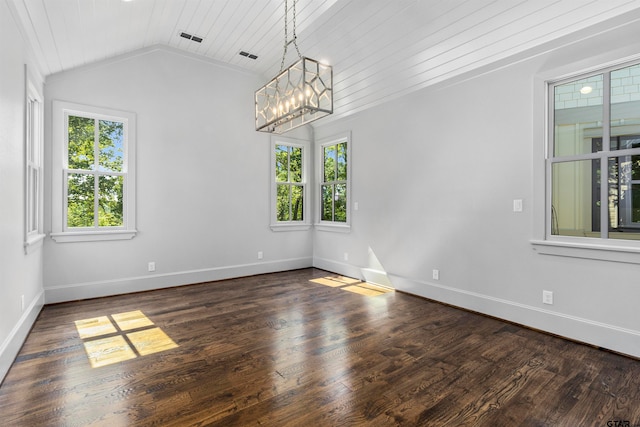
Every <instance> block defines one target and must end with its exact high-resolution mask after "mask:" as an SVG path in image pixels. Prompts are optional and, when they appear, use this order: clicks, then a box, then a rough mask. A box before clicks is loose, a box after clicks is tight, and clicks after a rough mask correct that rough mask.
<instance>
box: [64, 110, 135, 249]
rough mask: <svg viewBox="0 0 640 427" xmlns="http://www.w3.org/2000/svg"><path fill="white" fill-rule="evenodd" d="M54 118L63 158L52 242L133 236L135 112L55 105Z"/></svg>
mask: <svg viewBox="0 0 640 427" xmlns="http://www.w3.org/2000/svg"><path fill="white" fill-rule="evenodd" d="M54 115H55V117H54V126H55V125H58V126H61V128H60V129H59V132H56V133H59V134H58V135H54V136H58V137H59V138H60V140H59V141H57V143H56V142H54V146H55V147H54V148H55V149H57V151H59V154H60V157H58V158H59V159H60V160H62V162H61V163H60V164H59V167H60V170H61V172H62V182H61V183H60V184H61V185H59V186H56V187H57V188H59V190H60V191H59V197H60V199H61V200H60V204H59V205H60V211H61V212H59V213H60V214H61V215H60V217H59V221H60V223H61V224H59V225H60V227H59V230H58V233H54V236H53V237H54V239H55V238H56V237H58V238H60V239H61V240H62V241H68V237H67V238H66V239H65V238H64V237H63V236H64V233H69V234H67V236H85V237H84V238H81V239H78V240H95V239H97V238H100V239H101V238H104V237H105V236H109V237H107V238H131V237H133V234H134V233H135V224H134V221H135V216H134V215H133V210H134V209H135V203H134V200H135V199H134V193H135V185H134V182H133V181H134V179H135V175H133V174H132V169H133V166H134V165H135V163H134V162H133V161H132V157H133V153H134V150H133V141H134V138H133V136H134V135H135V134H134V133H133V132H132V128H133V127H134V126H135V123H134V116H133V114H131V113H124V112H117V111H112V110H104V109H98V108H93V107H86V106H79V105H73V104H68V103H56V105H55V106H54ZM54 158H55V157H54ZM54 224H55V223H54ZM108 232H113V233H111V234H109V233H108ZM71 233H72V234H71ZM89 236H93V237H89ZM98 236H100V237H98Z"/></svg>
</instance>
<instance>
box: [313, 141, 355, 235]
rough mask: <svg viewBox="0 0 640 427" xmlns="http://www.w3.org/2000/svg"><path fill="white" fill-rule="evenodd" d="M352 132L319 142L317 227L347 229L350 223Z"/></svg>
mask: <svg viewBox="0 0 640 427" xmlns="http://www.w3.org/2000/svg"><path fill="white" fill-rule="evenodd" d="M350 149H351V137H350V134H348V133H347V134H343V135H338V136H335V137H331V138H326V139H323V140H321V141H318V150H317V158H318V160H319V165H318V172H319V173H318V174H317V177H318V182H319V186H318V187H319V198H318V199H319V213H318V216H319V221H318V228H320V229H334V230H348V228H349V224H350V209H349V204H350V197H351V194H350V192H351V189H350V176H351V172H350V168H349V159H350Z"/></svg>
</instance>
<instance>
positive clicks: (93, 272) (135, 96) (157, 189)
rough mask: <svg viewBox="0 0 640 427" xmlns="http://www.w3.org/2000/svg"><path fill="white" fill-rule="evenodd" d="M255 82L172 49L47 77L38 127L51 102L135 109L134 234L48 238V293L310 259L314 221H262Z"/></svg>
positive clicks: (218, 274) (133, 286)
mask: <svg viewBox="0 0 640 427" xmlns="http://www.w3.org/2000/svg"><path fill="white" fill-rule="evenodd" d="M262 83H263V82H262V81H260V79H258V78H257V77H256V76H255V75H252V74H247V73H244V72H242V71H239V70H236V69H233V68H227V67H224V66H221V65H219V64H216V63H213V62H209V61H204V60H201V59H198V58H195V57H192V56H189V55H187V54H183V53H179V52H177V51H174V50H172V49H168V48H154V49H149V50H145V51H142V52H137V53H134V54H131V55H128V56H125V57H122V58H118V59H116V60H111V61H107V62H104V63H101V64H97V65H92V66H89V67H85V68H81V69H76V70H73V71H70V72H66V73H62V74H58V75H53V76H50V77H49V78H47V81H46V89H45V98H46V102H47V104H46V107H48V108H47V111H48V113H47V115H46V118H47V122H46V129H51V122H50V120H51V114H50V108H49V107H50V106H51V102H52V101H53V100H64V101H70V102H76V103H80V104H89V105H95V106H99V107H105V108H111V109H116V110H124V111H132V112H135V113H136V114H137V128H138V133H137V143H138V149H137V168H138V169H137V194H138V203H137V229H138V235H137V236H136V237H135V238H133V239H132V240H127V241H110V242H89V243H56V242H54V241H52V240H51V239H47V241H46V242H45V248H44V249H45V264H44V265H45V290H46V301H47V302H48V303H49V302H56V301H64V300H72V299H77V298H86V297H93V296H99V295H110V294H116V293H123V292H131V291H137V290H145V289H155V288H159V287H163V286H175V285H181V284H188V283H195V282H202V281H209V280H215V279H221V278H227V277H236V276H243V275H249V274H257V273H263V272H269V271H275V270H286V269H290V268H298V267H305V266H310V265H311V263H312V260H311V257H312V244H311V238H312V233H311V231H306V232H285V233H273V232H272V231H271V230H270V228H269V188H270V187H269V162H270V144H269V137H268V135H266V134H262V133H258V132H255V130H254V116H253V111H254V106H253V92H254V90H255V89H257V88H258V87H259V86H260V85H261V84H262ZM47 138H49V139H47V140H46V141H47V145H49V144H48V143H49V142H50V135H49V136H48V137H47ZM45 156H46V157H47V158H49V159H50V156H51V153H50V152H47V153H45ZM49 172H51V171H49ZM47 178H48V179H57V176H56V175H53V176H52V175H47ZM46 205H47V206H50V203H47V204H46ZM45 218H50V213H49V212H46V213H45ZM48 227H49V229H48V230H47V231H50V224H49V225H48ZM258 251H262V252H263V253H264V259H262V260H258V258H257V253H258ZM149 261H155V263H156V271H155V272H154V273H149V272H148V271H147V263H148V262H149Z"/></svg>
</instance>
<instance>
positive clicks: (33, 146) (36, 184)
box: [24, 73, 44, 252]
mask: <svg viewBox="0 0 640 427" xmlns="http://www.w3.org/2000/svg"><path fill="white" fill-rule="evenodd" d="M25 74H26V73H25ZM25 81H26V83H27V85H26V100H25V123H26V126H25V150H24V154H25V199H24V200H25V209H24V211H25V236H24V247H25V250H26V251H27V252H29V251H30V250H31V249H32V248H35V247H37V246H38V245H40V244H41V242H42V240H43V238H44V231H43V218H42V216H43V206H42V204H43V169H42V167H43V145H44V143H43V133H42V128H43V113H42V95H41V94H40V92H39V91H38V89H37V88H36V86H35V85H34V84H33V83H32V82H31V80H30V79H29V77H28V75H27V76H26V79H25Z"/></svg>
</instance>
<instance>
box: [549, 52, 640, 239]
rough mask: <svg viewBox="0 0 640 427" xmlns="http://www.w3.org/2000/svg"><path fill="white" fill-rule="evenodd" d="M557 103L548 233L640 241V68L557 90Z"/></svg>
mask: <svg viewBox="0 0 640 427" xmlns="http://www.w3.org/2000/svg"><path fill="white" fill-rule="evenodd" d="M550 100H551V102H552V105H551V108H550V111H551V116H550V120H551V121H552V123H553V125H552V127H551V129H552V138H551V142H552V147H551V149H550V150H549V152H550V153H551V155H550V158H549V159H548V163H549V166H548V168H547V170H548V173H549V174H550V179H549V182H550V192H549V193H550V194H549V196H548V197H549V209H550V211H551V212H550V218H551V221H549V224H548V227H547V234H548V235H549V236H565V237H567V236H571V237H589V238H598V239H621V240H640V194H638V192H639V191H640V64H633V65H630V66H624V67H612V68H611V69H608V70H603V71H602V72H599V73H598V74H593V75H590V76H585V77H582V78H579V79H574V80H570V81H568V82H561V83H557V84H552V85H550ZM602 165H606V169H605V170H606V174H605V175H604V181H605V182H606V185H604V186H603V185H602V184H601V181H602V178H601V175H602V167H601V166H602ZM603 200H605V201H606V202H605V203H602V202H601V201H603Z"/></svg>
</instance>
